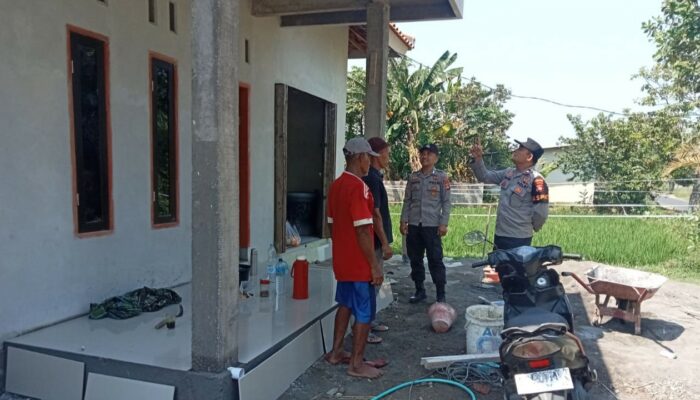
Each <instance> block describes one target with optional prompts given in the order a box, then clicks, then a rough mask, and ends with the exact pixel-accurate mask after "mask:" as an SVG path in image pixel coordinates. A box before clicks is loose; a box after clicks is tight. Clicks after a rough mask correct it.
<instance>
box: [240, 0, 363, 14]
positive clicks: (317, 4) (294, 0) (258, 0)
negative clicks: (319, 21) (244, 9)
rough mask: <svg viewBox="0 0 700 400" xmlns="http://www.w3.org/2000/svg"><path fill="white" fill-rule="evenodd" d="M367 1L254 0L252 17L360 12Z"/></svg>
mask: <svg viewBox="0 0 700 400" xmlns="http://www.w3.org/2000/svg"><path fill="white" fill-rule="evenodd" d="M367 3H369V1H368V0H304V1H298V0H255V1H254V2H253V10H252V11H253V16H255V17H269V16H273V15H284V14H305V13H316V12H328V11H343V10H360V9H364V8H365V7H367Z"/></svg>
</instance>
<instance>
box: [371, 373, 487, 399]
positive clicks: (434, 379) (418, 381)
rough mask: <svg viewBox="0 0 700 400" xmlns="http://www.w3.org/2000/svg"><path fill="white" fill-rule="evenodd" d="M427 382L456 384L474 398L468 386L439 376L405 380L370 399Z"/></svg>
mask: <svg viewBox="0 0 700 400" xmlns="http://www.w3.org/2000/svg"><path fill="white" fill-rule="evenodd" d="M427 382H436V383H445V384H448V385H452V386H457V387H458V388H460V389H462V390H464V391H465V392H467V393H468V394H469V396H470V397H471V399H472V400H476V396H475V395H474V392H472V391H471V390H469V388H468V387H466V386H464V385H462V384H461V383H458V382H454V381H450V380H447V379H440V378H426V379H416V380H415V381H409V382H405V383H402V384H400V385H397V386H394V387H393V388H391V389H388V390H386V391H384V392H382V393H380V394H378V395H376V396H374V397H372V400H379V399H383V398H384V397H386V396H388V395H390V394H392V393H394V392H396V391H399V390H401V389H403V388H405V387H407V386H413V385H417V384H420V383H427Z"/></svg>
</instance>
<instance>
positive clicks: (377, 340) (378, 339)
mask: <svg viewBox="0 0 700 400" xmlns="http://www.w3.org/2000/svg"><path fill="white" fill-rule="evenodd" d="M383 340H384V339H382V338H381V337H379V336H377V335H375V334H374V333H371V332H370V334H369V335H367V343H370V344H379V343H381V342H382V341H383Z"/></svg>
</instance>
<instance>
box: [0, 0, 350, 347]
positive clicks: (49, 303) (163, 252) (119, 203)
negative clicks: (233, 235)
mask: <svg viewBox="0 0 700 400" xmlns="http://www.w3.org/2000/svg"><path fill="white" fill-rule="evenodd" d="M157 1H158V6H159V7H158V22H159V23H158V25H153V24H151V23H149V22H148V20H147V10H146V4H147V3H146V1H142V0H108V1H107V5H104V4H103V3H101V2H99V1H97V0H52V1H41V0H22V1H2V2H0V54H2V56H0V60H2V61H0V170H1V171H2V174H0V342H1V341H2V340H3V339H5V338H8V337H12V336H15V335H17V334H19V333H21V332H22V331H25V330H28V329H33V328H36V327H39V326H42V325H46V324H51V323H54V322H57V321H59V320H61V319H65V318H69V317H72V316H74V315H77V314H81V313H84V312H87V310H88V304H89V303H90V302H100V301H102V300H104V299H105V298H107V297H109V296H112V295H117V294H121V293H124V292H125V291H128V290H132V289H134V288H138V287H139V286H143V285H149V286H172V285H175V284H178V283H182V282H187V281H189V280H190V279H191V171H192V168H191V138H190V137H191V130H190V126H191V122H190V121H191V115H190V108H191V95H190V87H191V86H190V84H191V82H190V79H191V66H190V61H191V60H190V57H191V55H190V46H191V39H190V26H189V24H190V18H189V15H190V5H189V0H176V2H177V7H178V21H177V22H178V25H177V26H178V33H177V34H174V33H172V32H170V31H169V30H168V26H167V21H168V17H167V2H166V1H165V0H157ZM243 3H244V4H243V5H242V9H241V14H242V17H241V31H242V35H241V36H242V37H241V59H242V51H243V39H244V38H247V39H248V40H249V43H250V56H251V60H250V64H247V63H245V62H244V61H243V60H242V61H241V68H240V74H241V81H242V82H245V83H248V84H249V85H251V103H250V104H251V107H250V110H251V119H250V124H251V126H250V129H251V138H250V145H251V149H250V150H251V213H252V215H251V241H252V246H253V247H256V248H257V249H258V250H259V254H260V256H261V257H264V254H265V251H266V249H267V246H268V245H269V243H270V242H272V239H273V229H274V228H273V227H274V220H273V218H274V212H273V211H274V191H273V190H274V189H273V188H274V159H273V154H274V137H273V136H274V84H275V83H284V84H287V85H290V86H293V87H295V88H297V89H299V90H302V91H305V92H308V93H310V94H313V95H315V96H318V97H320V98H322V99H324V100H327V101H330V102H333V103H335V104H336V105H337V111H338V115H337V130H338V139H337V148H336V152H337V153H336V154H337V155H336V170H337V171H338V172H339V171H340V170H341V169H342V165H343V159H342V152H341V149H342V146H343V144H344V143H343V142H344V139H343V138H344V130H345V96H346V89H345V87H346V86H345V79H346V78H345V77H346V69H347V27H303V28H281V27H280V26H279V19H278V18H253V17H252V16H250V2H249V1H244V2H243ZM66 24H70V25H74V26H77V27H79V28H83V29H86V30H90V31H93V32H95V33H99V34H101V35H104V36H107V37H108V39H109V53H110V59H109V68H110V71H109V81H110V98H109V102H110V113H111V132H112V148H111V155H112V171H113V173H112V199H113V203H112V204H113V207H114V208H113V210H114V219H113V226H114V230H113V232H112V233H110V234H108V235H105V236H100V237H91V238H77V237H76V236H75V233H74V226H73V209H72V178H71V174H72V172H71V147H70V125H69V124H70V120H69V115H70V112H72V110H69V106H68V90H69V88H68V81H67V67H66V66H67V57H68V55H67V46H66V37H67V30H66ZM149 51H155V52H158V53H161V54H164V55H167V56H169V57H172V58H175V59H176V60H177V62H178V78H179V85H178V97H179V112H178V117H179V184H180V186H179V193H180V205H179V211H180V215H179V216H180V223H179V225H178V226H177V227H174V228H167V229H156V230H154V229H152V227H151V203H150V187H151V180H150V162H151V159H150V141H149V137H150V136H149V135H150V125H149V109H148V99H149V97H148V91H147V88H148V71H149V66H148V52H149ZM299 250H300V249H295V250H294V251H292V252H291V253H295V252H298V251H299ZM313 251H314V252H315V249H314V250H313ZM291 253H290V254H291ZM261 260H262V258H261Z"/></svg>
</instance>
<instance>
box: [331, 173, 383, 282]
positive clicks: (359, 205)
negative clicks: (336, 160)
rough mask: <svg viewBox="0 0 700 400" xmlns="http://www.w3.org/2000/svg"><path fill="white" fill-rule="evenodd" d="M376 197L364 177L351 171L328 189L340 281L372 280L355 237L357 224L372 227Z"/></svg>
mask: <svg viewBox="0 0 700 400" xmlns="http://www.w3.org/2000/svg"><path fill="white" fill-rule="evenodd" d="M372 211H374V199H373V198H372V193H371V192H370V191H369V187H367V185H365V183H364V182H363V181H362V179H361V178H359V177H358V176H356V175H353V174H352V173H350V172H347V171H343V173H342V174H341V175H340V176H339V177H338V179H336V180H335V181H334V182H333V184H331V188H330V190H329V192H328V223H330V224H333V225H332V231H331V238H332V239H333V272H334V273H335V279H336V280H337V281H339V282H370V281H371V280H372V270H371V267H370V265H369V262H367V259H366V258H365V255H364V253H363V252H362V249H360V245H359V244H358V243H357V237H356V236H355V227H357V226H362V225H370V229H371V231H370V237H374V227H373V226H372V222H373V221H372Z"/></svg>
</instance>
